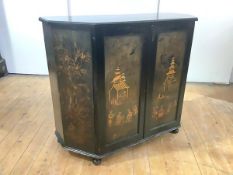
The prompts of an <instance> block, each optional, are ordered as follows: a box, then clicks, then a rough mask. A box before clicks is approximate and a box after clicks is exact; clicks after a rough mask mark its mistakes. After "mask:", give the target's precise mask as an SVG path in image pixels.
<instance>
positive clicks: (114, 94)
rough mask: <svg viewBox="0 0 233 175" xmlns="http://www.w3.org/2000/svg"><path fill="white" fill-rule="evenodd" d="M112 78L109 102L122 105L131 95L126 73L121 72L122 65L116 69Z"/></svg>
mask: <svg viewBox="0 0 233 175" xmlns="http://www.w3.org/2000/svg"><path fill="white" fill-rule="evenodd" d="M114 74H115V75H114V77H113V79H112V82H111V84H112V87H111V88H110V89H109V102H110V104H111V105H120V104H122V102H123V101H125V100H126V99H127V98H128V96H129V86H128V85H127V83H126V78H125V74H124V73H121V70H120V67H117V68H116V69H115V73H114Z"/></svg>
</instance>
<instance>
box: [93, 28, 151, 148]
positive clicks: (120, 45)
mask: <svg viewBox="0 0 233 175" xmlns="http://www.w3.org/2000/svg"><path fill="white" fill-rule="evenodd" d="M148 29H149V27H147V26H146V25H140V24H127V25H126V24H125V25H124V24H122V25H114V24H113V25H108V26H103V27H101V28H100V29H99V30H101V31H100V33H101V36H99V38H97V39H98V41H99V42H98V43H99V44H100V46H99V48H98V52H99V53H100V54H99V57H98V62H99V64H98V66H99V67H98V70H103V71H102V72H99V73H100V75H101V77H99V81H101V82H99V83H101V84H102V85H103V86H102V87H101V89H99V91H98V93H99V92H100V91H101V93H102V100H101V101H102V103H101V105H99V109H101V110H100V112H101V113H98V115H103V116H100V117H98V120H99V125H98V126H99V132H100V135H101V136H102V137H101V138H99V139H100V148H102V150H100V152H103V153H104V152H107V151H111V150H113V149H115V148H119V147H123V146H125V145H129V144H130V143H134V142H135V141H136V140H139V139H142V137H143V123H144V108H145V106H144V102H145V85H146V81H145V78H142V77H145V75H144V72H145V70H144V69H145V66H144V65H145V61H146V59H147V57H148V53H149V52H148V51H147V49H148V47H147V44H148V36H149V35H148V32H146V30H148ZM101 54H102V55H101Z"/></svg>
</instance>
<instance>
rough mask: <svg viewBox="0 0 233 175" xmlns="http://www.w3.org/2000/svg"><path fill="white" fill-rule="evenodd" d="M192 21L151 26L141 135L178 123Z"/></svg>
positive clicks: (172, 126)
mask: <svg viewBox="0 0 233 175" xmlns="http://www.w3.org/2000/svg"><path fill="white" fill-rule="evenodd" d="M193 27H194V24H193V23H187V24H186V23H178V24H176V23H174V24H172V25H169V24H165V25H160V26H159V27H156V26H153V27H152V49H151V52H152V53H151V55H152V59H150V61H149V64H148V66H149V67H150V68H149V69H148V75H150V76H149V78H148V83H147V100H146V115H145V117H146V118H145V132H144V137H147V136H151V135H154V134H156V133H159V132H162V131H167V130H169V129H174V128H176V127H179V125H180V115H181V110H182V103H183V95H184V88H185V82H186V75H187V70H188V62H189V54H190V48H191V42H192V33H193Z"/></svg>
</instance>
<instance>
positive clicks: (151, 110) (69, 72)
mask: <svg viewBox="0 0 233 175" xmlns="http://www.w3.org/2000/svg"><path fill="white" fill-rule="evenodd" d="M196 20H197V18H195V17H192V16H189V15H182V14H160V16H159V17H156V16H155V15H154V14H143V15H124V16H120V15H119V16H80V17H47V18H40V21H42V22H43V30H44V40H45V46H46V53H47V60H48V68H49V77H50V83H51V91H52V99H53V106H54V117H55V126H56V132H55V133H56V136H57V139H58V142H59V143H61V144H62V146H63V147H64V148H66V149H68V150H69V151H73V152H76V153H80V154H82V155H85V156H89V157H92V158H93V162H94V163H95V164H99V163H100V160H101V159H102V158H103V157H105V156H106V155H108V154H110V153H112V152H114V151H116V150H118V149H120V148H123V147H126V146H129V145H133V144H136V143H140V142H142V141H145V140H147V139H149V138H150V137H151V136H155V135H158V134H161V133H165V132H173V133H175V132H178V128H179V127H180V119H181V111H182V103H183V96H184V89H185V83H186V75H187V71H188V64H189V55H190V50H191V45H192V37H193V30H194V24H195V21H196ZM155 149H156V148H155Z"/></svg>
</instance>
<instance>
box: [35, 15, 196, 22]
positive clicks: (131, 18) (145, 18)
mask: <svg viewBox="0 0 233 175" xmlns="http://www.w3.org/2000/svg"><path fill="white" fill-rule="evenodd" d="M39 20H40V21H42V22H46V23H54V24H55V23H57V24H60V23H77V24H92V25H95V24H111V23H127V22H160V21H177V20H179V21H180V20H191V21H197V18H196V17H194V16H191V15H186V14H176V13H160V14H159V16H157V15H156V14H155V13H150V14H127V15H92V16H70V17H69V16H53V17H52V16H51V17H40V18H39Z"/></svg>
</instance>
